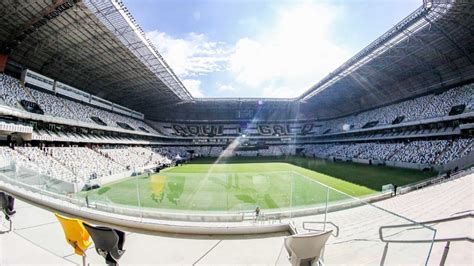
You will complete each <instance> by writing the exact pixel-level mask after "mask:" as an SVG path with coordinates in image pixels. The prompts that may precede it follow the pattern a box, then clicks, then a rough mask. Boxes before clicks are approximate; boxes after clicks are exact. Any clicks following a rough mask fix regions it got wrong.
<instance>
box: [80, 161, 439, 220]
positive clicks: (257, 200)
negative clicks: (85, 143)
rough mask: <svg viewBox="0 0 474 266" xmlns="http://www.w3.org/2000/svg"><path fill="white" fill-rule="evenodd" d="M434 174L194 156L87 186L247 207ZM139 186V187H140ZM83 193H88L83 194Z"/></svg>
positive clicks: (107, 196)
mask: <svg viewBox="0 0 474 266" xmlns="http://www.w3.org/2000/svg"><path fill="white" fill-rule="evenodd" d="M433 175H435V173H433V172H421V171H415V170H407V169H401V168H393V167H385V166H370V165H363V164H356V163H348V162H328V161H323V160H315V159H307V158H301V157H286V158H230V159H226V160H225V161H220V162H219V163H214V160H210V159H202V160H196V161H193V162H191V163H189V164H186V165H184V166H178V167H174V168H170V169H167V170H164V171H162V172H161V173H158V174H153V175H151V176H147V175H142V176H138V177H131V178H128V179H125V180H121V181H119V182H116V183H113V184H108V185H106V186H103V187H101V188H100V189H97V190H94V191H89V192H87V194H88V197H89V201H90V202H94V201H97V202H109V203H114V204H122V205H128V206H141V207H148V208H159V209H173V210H196V211H203V210H206V211H231V212H235V211H248V210H254V209H255V207H256V206H259V207H260V208H261V209H275V208H289V207H293V208H296V207H304V206H315V205H318V204H321V203H324V202H325V201H326V195H327V188H326V187H325V186H324V185H323V184H325V185H327V186H329V187H331V188H334V189H335V190H330V193H329V200H330V201H334V200H341V199H344V198H348V197H347V196H346V195H344V194H343V193H339V192H337V191H336V190H339V191H342V192H344V193H347V194H349V195H352V196H356V197H362V196H367V195H370V194H373V193H376V192H378V191H380V190H381V188H382V186H383V185H385V184H389V183H392V184H396V185H398V186H402V185H406V184H409V183H413V182H417V181H419V180H422V179H426V178H429V177H431V176H433ZM137 192H138V193H137ZM81 195H82V196H83V195H84V193H82V194H81Z"/></svg>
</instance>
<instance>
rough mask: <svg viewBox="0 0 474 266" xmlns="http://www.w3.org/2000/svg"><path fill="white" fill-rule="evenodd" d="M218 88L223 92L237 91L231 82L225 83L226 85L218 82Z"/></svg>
mask: <svg viewBox="0 0 474 266" xmlns="http://www.w3.org/2000/svg"><path fill="white" fill-rule="evenodd" d="M217 90H218V91H221V92H230V91H235V88H234V87H233V86H232V85H229V84H224V85H220V84H217Z"/></svg>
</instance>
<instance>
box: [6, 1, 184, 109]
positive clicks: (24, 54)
mask: <svg viewBox="0 0 474 266" xmlns="http://www.w3.org/2000/svg"><path fill="white" fill-rule="evenodd" d="M0 10H1V11H0V12H1V14H0V25H1V27H0V41H1V42H2V44H3V45H2V46H3V49H4V50H5V49H9V50H11V54H10V59H12V60H14V61H16V62H19V63H20V64H22V65H24V66H26V67H28V68H31V69H33V70H35V71H39V72H40V73H42V74H44V75H47V76H49V77H52V78H54V79H57V80H60V81H62V82H64V83H67V84H69V85H72V86H75V87H77V88H79V89H82V90H86V91H88V92H90V93H93V94H96V95H99V96H101V97H104V98H107V99H109V100H111V101H113V102H117V103H122V104H123V105H125V106H127V107H131V108H132V109H136V110H140V109H142V108H141V107H143V106H147V105H148V106H151V105H156V104H163V103H168V102H179V101H189V100H191V99H192V97H191V95H190V94H189V92H188V91H187V90H186V89H185V88H184V86H183V85H182V83H181V81H180V80H179V79H178V78H177V77H176V75H175V74H174V73H173V71H172V69H171V68H170V67H169V66H168V65H167V64H166V62H165V61H164V60H163V58H162V57H161V55H160V54H159V53H158V52H157V50H156V48H155V47H154V46H153V45H151V43H150V42H149V40H148V39H147V38H146V37H145V35H144V33H143V31H142V30H141V29H140V27H139V26H138V25H137V23H136V22H135V21H134V20H133V18H132V17H131V15H130V13H129V12H128V11H127V9H126V8H125V7H124V6H123V4H122V3H121V2H120V1H115V0H113V1H112V0H101V1H93V0H83V1H76V0H54V1H52V0H28V1H1V2H0ZM132 99H133V100H132Z"/></svg>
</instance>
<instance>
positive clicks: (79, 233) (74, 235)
mask: <svg viewBox="0 0 474 266" xmlns="http://www.w3.org/2000/svg"><path fill="white" fill-rule="evenodd" d="M54 215H56V218H58V220H59V222H60V223H61V226H62V227H63V230H64V235H65V237H66V241H67V242H68V243H69V244H70V245H71V246H72V247H73V248H74V252H75V253H76V254H77V255H79V256H81V257H82V262H83V264H84V265H87V264H86V250H87V248H88V247H89V246H90V245H91V244H92V242H91V241H90V239H89V232H88V231H87V230H86V229H85V228H84V224H85V223H84V222H83V221H82V220H79V219H73V218H68V217H64V216H62V215H59V214H57V213H55V214H54Z"/></svg>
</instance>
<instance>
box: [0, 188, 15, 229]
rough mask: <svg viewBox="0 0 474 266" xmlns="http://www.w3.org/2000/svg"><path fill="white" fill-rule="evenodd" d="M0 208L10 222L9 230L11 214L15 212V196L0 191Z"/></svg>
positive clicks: (11, 224) (10, 227)
mask: <svg viewBox="0 0 474 266" xmlns="http://www.w3.org/2000/svg"><path fill="white" fill-rule="evenodd" d="M0 209H1V210H2V212H3V213H4V214H5V219H6V220H7V221H8V222H9V223H10V226H9V229H8V232H10V231H11V230H12V227H13V223H12V216H13V215H14V214H15V213H16V211H15V198H14V197H12V196H10V195H7V194H6V193H5V192H0Z"/></svg>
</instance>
